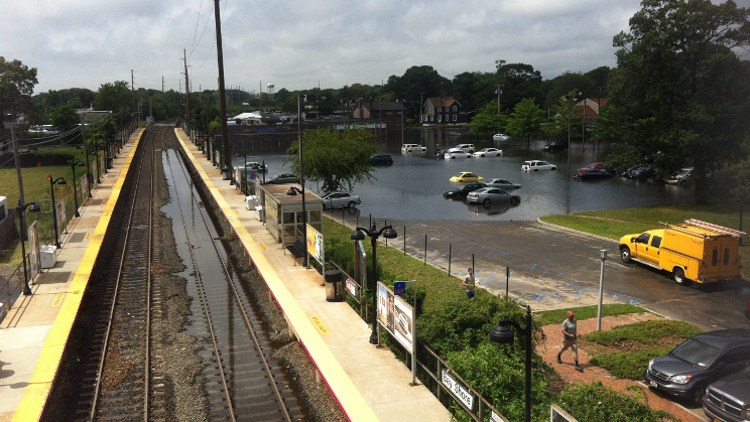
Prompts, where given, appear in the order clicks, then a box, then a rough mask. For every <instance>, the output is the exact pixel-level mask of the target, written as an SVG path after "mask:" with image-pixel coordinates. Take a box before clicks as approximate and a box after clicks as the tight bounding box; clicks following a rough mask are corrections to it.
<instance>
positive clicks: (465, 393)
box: [440, 369, 474, 409]
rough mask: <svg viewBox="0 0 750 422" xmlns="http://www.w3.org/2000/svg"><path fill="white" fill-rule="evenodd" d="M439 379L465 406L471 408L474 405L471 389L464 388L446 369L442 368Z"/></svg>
mask: <svg viewBox="0 0 750 422" xmlns="http://www.w3.org/2000/svg"><path fill="white" fill-rule="evenodd" d="M440 381H441V382H442V383H443V385H444V386H445V388H447V389H448V391H450V392H451V394H452V395H453V396H454V397H455V398H456V399H458V400H460V401H461V403H463V404H465V405H466V407H467V408H469V409H472V406H473V405H474V395H473V394H471V391H469V390H467V389H466V388H464V386H463V385H461V384H459V383H458V381H456V380H455V379H454V378H453V377H452V376H450V374H449V373H448V371H446V370H445V369H443V373H442V377H441V380H440Z"/></svg>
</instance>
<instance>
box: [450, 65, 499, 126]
mask: <svg viewBox="0 0 750 422" xmlns="http://www.w3.org/2000/svg"><path fill="white" fill-rule="evenodd" d="M497 81H498V77H497V75H496V74H494V73H484V72H464V73H459V74H458V75H456V76H455V77H454V78H453V90H452V93H453V97H454V98H455V99H456V100H458V102H460V103H461V105H463V106H464V109H465V110H468V112H469V114H470V115H471V114H473V113H474V112H476V111H477V110H479V108H481V107H483V106H484V105H486V104H487V103H489V102H490V101H492V100H493V99H496V98H497V96H496V94H495V89H497Z"/></svg>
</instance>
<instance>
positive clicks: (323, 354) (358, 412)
mask: <svg viewBox="0 0 750 422" xmlns="http://www.w3.org/2000/svg"><path fill="white" fill-rule="evenodd" d="M175 134H176V135H177V139H178V140H179V141H180V143H181V144H182V148H183V149H184V150H185V152H187V153H188V154H187V155H188V157H189V158H190V160H191V161H192V162H193V166H194V167H195V168H196V170H197V171H198V172H199V174H200V176H201V178H202V180H203V181H204V182H205V184H206V188H208V190H209V191H210V192H211V195H212V196H213V197H214V199H215V200H216V203H217V204H218V205H219V207H220V208H221V211H222V213H223V214H224V216H225V217H226V219H227V220H228V221H229V224H230V225H231V226H232V228H233V230H234V231H235V234H237V237H238V238H239V239H240V241H241V242H242V244H243V246H244V247H245V250H246V251H247V253H248V254H249V255H250V259H251V260H252V261H253V263H254V264H255V266H256V268H257V269H258V273H259V274H260V275H261V277H262V278H263V280H265V282H266V284H267V285H268V288H269V290H270V291H271V294H272V295H273V296H274V298H275V300H276V303H277V304H278V305H279V307H280V308H281V310H282V312H284V314H285V315H286V317H287V320H288V321H289V324H290V325H291V326H292V329H293V331H294V333H295V334H296V335H297V338H298V340H299V342H300V343H301V344H302V347H303V348H304V349H305V350H306V351H307V354H308V356H309V357H310V359H311V361H312V362H313V365H315V367H316V368H317V369H318V372H319V373H320V375H321V377H322V378H323V380H324V382H325V383H326V385H327V386H328V389H329V390H330V391H331V393H332V394H333V397H334V399H335V400H336V401H337V402H338V404H339V406H340V407H341V410H342V411H343V412H344V414H345V415H346V417H347V418H348V419H349V420H353V421H377V420H378V418H377V417H376V416H375V413H374V412H373V411H372V409H371V408H370V406H369V405H368V404H367V402H366V401H365V399H364V398H363V397H362V395H361V394H360V393H359V390H357V387H356V386H355V385H354V384H353V383H352V381H351V379H350V378H349V376H348V375H347V374H346V372H345V371H344V368H342V367H341V364H339V362H338V360H336V357H335V356H334V355H333V353H332V352H331V350H330V348H329V347H328V345H327V344H326V343H325V341H323V338H322V337H321V335H320V333H319V332H318V329H317V328H316V327H315V325H314V324H313V323H312V321H311V320H310V319H309V318H308V316H307V315H306V314H305V313H304V311H303V310H302V308H301V307H300V306H299V304H298V303H297V301H296V300H295V299H294V297H293V296H292V294H291V293H290V292H289V290H288V289H287V288H286V286H285V285H284V283H283V282H282V281H281V278H280V277H279V275H278V273H277V272H276V270H275V269H274V268H273V266H272V265H271V264H270V263H269V262H268V260H267V259H266V257H265V255H263V251H262V250H261V249H260V247H259V246H258V244H257V243H256V242H255V240H254V239H253V237H252V236H251V235H250V233H249V232H248V231H247V229H245V227H244V225H243V224H242V222H241V221H240V220H239V218H238V217H237V214H236V213H234V212H232V207H231V206H230V205H229V203H227V202H226V200H225V199H224V197H223V196H222V195H221V193H220V190H219V189H218V188H217V187H216V186H215V185H214V184H213V182H212V181H211V178H210V177H209V176H208V174H207V173H206V172H205V170H204V169H203V167H202V166H201V165H200V164H199V163H198V162H197V159H196V157H195V156H194V155H193V154H192V150H191V149H190V147H189V145H188V144H187V142H189V138H188V136H187V135H186V134H185V132H184V131H183V130H182V129H180V128H176V129H175Z"/></svg>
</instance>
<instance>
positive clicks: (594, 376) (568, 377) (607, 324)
mask: <svg viewBox="0 0 750 422" xmlns="http://www.w3.org/2000/svg"><path fill="white" fill-rule="evenodd" d="M651 319H661V317H659V316H657V315H654V314H650V313H645V314H629V315H621V316H617V317H603V318H602V330H609V329H612V328H613V327H616V326H618V325H624V324H631V323H634V322H638V321H646V320H651ZM561 325H562V321H560V324H554V325H546V326H544V327H542V329H543V330H544V335H545V336H546V341H545V342H544V343H543V344H542V345H541V346H540V347H539V348H538V349H537V352H538V353H539V355H540V356H541V357H542V359H544V361H545V362H547V364H549V365H550V366H551V367H553V368H555V370H557V372H558V373H559V374H560V376H561V377H562V379H563V380H564V381H565V382H566V383H571V384H572V383H576V384H579V383H587V384H590V383H592V382H596V381H599V382H601V383H602V384H604V385H606V386H607V387H610V388H613V389H615V390H617V391H621V392H625V387H629V386H638V387H641V388H642V389H643V390H644V391H645V392H646V394H647V397H648V404H649V406H651V408H653V409H658V410H664V411H666V412H669V413H670V414H672V415H674V416H675V417H677V418H678V419H679V420H680V421H682V422H703V421H707V420H708V419H707V418H705V417H703V410H702V409H701V408H697V409H695V410H694V411H690V410H688V409H685V408H684V407H682V406H681V405H679V404H678V403H676V402H673V401H671V400H669V399H666V398H663V397H661V396H659V395H657V394H656V393H654V392H653V391H651V389H649V388H648V387H646V385H644V384H643V383H639V382H636V381H630V380H623V379H617V378H614V377H612V376H611V375H609V373H608V372H607V371H606V370H605V369H602V368H600V367H598V366H594V365H592V364H590V363H589V356H588V355H587V354H586V352H584V351H583V350H582V349H581V348H580V347H579V348H578V361H579V363H580V364H581V367H582V368H583V372H578V371H576V370H575V364H574V362H573V357H572V355H571V354H570V351H566V352H565V353H563V355H562V360H563V363H562V364H559V363H557V352H558V351H559V350H560V343H561V341H562V334H561V333H560V327H561ZM592 331H596V319H585V320H578V332H579V333H583V334H585V333H590V332H592ZM581 422H583V421H581Z"/></svg>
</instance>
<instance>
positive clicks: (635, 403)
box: [558, 382, 677, 422]
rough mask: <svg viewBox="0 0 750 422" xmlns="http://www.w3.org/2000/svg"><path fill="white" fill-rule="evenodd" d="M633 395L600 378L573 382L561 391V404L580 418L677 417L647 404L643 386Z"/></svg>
mask: <svg viewBox="0 0 750 422" xmlns="http://www.w3.org/2000/svg"><path fill="white" fill-rule="evenodd" d="M631 392H632V393H633V394H634V395H628V394H625V393H620V392H618V391H615V390H613V389H611V388H608V387H605V386H604V384H602V383H601V382H595V383H592V384H578V385H574V386H572V387H570V388H568V389H567V390H565V391H563V392H562V393H561V394H560V397H559V402H558V405H559V406H560V407H561V408H563V409H564V410H565V411H566V412H568V413H569V414H570V415H571V416H573V417H574V418H576V419H578V420H579V421H607V422H630V421H639V422H661V421H665V420H670V421H677V419H676V418H675V417H674V416H672V415H670V414H669V413H667V412H665V411H663V410H654V409H652V408H651V407H649V405H648V401H647V396H646V395H645V393H644V392H643V390H642V387H636V388H635V389H631Z"/></svg>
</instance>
